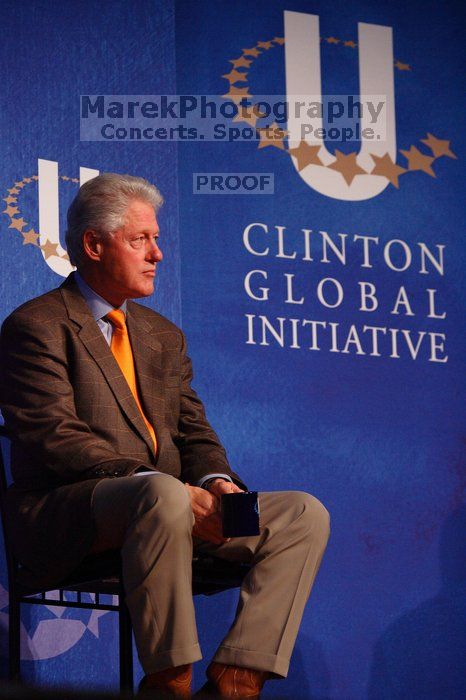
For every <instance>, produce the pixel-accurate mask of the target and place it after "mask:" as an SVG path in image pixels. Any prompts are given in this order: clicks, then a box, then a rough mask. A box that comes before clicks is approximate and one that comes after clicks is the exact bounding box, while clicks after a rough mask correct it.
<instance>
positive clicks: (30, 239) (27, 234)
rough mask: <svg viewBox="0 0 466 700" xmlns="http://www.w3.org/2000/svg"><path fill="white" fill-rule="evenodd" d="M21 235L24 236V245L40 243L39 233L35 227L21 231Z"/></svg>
mask: <svg viewBox="0 0 466 700" xmlns="http://www.w3.org/2000/svg"><path fill="white" fill-rule="evenodd" d="M21 235H22V236H23V245H28V244H30V245H36V246H38V245H39V244H38V243H37V239H38V238H39V234H38V233H36V232H35V231H34V229H33V228H30V229H29V231H21Z"/></svg>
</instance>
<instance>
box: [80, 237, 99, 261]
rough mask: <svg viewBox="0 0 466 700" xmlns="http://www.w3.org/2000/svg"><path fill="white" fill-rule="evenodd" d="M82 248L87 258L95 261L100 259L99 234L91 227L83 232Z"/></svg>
mask: <svg viewBox="0 0 466 700" xmlns="http://www.w3.org/2000/svg"><path fill="white" fill-rule="evenodd" d="M83 249H84V252H85V254H86V255H87V257H88V258H90V259H91V260H94V261H95V262H98V261H100V256H101V254H102V240H101V238H100V236H99V235H98V234H97V233H96V232H95V231H93V230H92V229H89V230H88V231H85V232H84V235H83Z"/></svg>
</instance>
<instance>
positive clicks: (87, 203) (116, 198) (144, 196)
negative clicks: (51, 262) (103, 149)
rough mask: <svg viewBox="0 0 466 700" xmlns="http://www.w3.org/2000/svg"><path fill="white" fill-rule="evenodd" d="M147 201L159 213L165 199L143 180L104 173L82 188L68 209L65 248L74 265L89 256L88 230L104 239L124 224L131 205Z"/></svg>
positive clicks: (79, 264)
mask: <svg viewBox="0 0 466 700" xmlns="http://www.w3.org/2000/svg"><path fill="white" fill-rule="evenodd" d="M134 200H139V201H142V202H147V204H149V205H150V206H151V207H153V208H154V211H155V213H157V212H158V210H159V209H160V207H161V206H162V204H163V197H162V195H161V194H160V192H159V191H158V189H157V188H156V187H154V185H151V184H150V182H148V181H147V180H144V178H142V177H134V176H132V175H119V174H117V173H103V174H102V175H98V176H97V177H94V178H92V180H88V181H87V182H86V183H85V184H84V185H83V186H82V187H80V188H79V191H78V194H77V195H76V197H75V198H74V199H73V201H72V202H71V205H70V207H69V209H68V215H67V219H68V229H67V231H66V247H67V250H68V256H69V258H70V262H71V264H72V265H75V266H76V267H77V268H79V267H80V266H82V264H83V262H84V261H85V259H86V257H85V254H84V248H83V235H84V232H85V231H88V230H93V231H96V232H97V233H99V234H100V235H101V236H108V235H111V234H112V233H113V232H115V231H118V230H119V229H121V228H122V227H123V226H124V225H125V215H126V211H127V209H128V207H129V206H130V204H131V202H132V201H134Z"/></svg>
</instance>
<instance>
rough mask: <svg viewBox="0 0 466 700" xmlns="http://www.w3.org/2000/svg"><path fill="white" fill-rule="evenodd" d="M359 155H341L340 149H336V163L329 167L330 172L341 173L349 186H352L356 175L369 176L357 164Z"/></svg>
mask: <svg viewBox="0 0 466 700" xmlns="http://www.w3.org/2000/svg"><path fill="white" fill-rule="evenodd" d="M356 156H357V153H356V152H354V153H348V154H345V153H341V151H339V150H338V148H336V149H335V157H336V161H335V162H334V163H332V164H331V165H327V168H330V170H336V171H337V172H338V173H341V174H342V175H343V177H344V179H345V182H346V184H347V185H351V183H352V182H353V180H354V178H355V177H356V175H367V173H366V171H365V170H363V169H362V168H360V167H359V165H358V164H357V163H356Z"/></svg>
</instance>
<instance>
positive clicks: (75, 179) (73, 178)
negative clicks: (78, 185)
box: [71, 177, 79, 182]
mask: <svg viewBox="0 0 466 700" xmlns="http://www.w3.org/2000/svg"><path fill="white" fill-rule="evenodd" d="M71 182H79V180H78V178H77V177H72V178H71Z"/></svg>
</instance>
